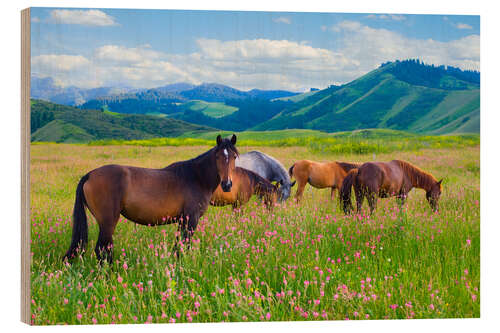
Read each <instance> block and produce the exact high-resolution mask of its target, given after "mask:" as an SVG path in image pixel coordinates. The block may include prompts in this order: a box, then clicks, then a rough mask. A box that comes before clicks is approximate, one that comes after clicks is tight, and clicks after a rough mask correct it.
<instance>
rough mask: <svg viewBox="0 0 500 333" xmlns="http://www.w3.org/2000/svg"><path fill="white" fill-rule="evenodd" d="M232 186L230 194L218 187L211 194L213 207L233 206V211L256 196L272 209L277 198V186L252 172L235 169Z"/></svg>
mask: <svg viewBox="0 0 500 333" xmlns="http://www.w3.org/2000/svg"><path fill="white" fill-rule="evenodd" d="M232 179H233V186H232V187H231V191H230V192H224V191H223V190H222V188H221V187H220V186H219V187H217V189H216V190H215V192H214V193H213V194H212V198H211V199H210V204H211V205H213V206H226V205H233V209H236V208H239V207H240V206H241V205H244V204H246V203H247V202H248V201H249V200H250V198H251V197H252V195H254V194H256V195H258V196H259V198H260V199H261V200H262V201H263V202H264V204H265V205H266V207H267V208H272V206H273V205H274V204H275V203H276V199H277V197H278V185H273V184H272V183H271V182H270V181H268V180H267V179H264V178H262V177H261V176H259V175H258V174H256V173H255V172H253V171H250V170H247V169H244V168H240V167H236V168H235V169H234V172H233V178H232Z"/></svg>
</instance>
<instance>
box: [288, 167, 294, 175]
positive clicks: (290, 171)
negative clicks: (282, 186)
mask: <svg viewBox="0 0 500 333" xmlns="http://www.w3.org/2000/svg"><path fill="white" fill-rule="evenodd" d="M294 166H295V164H293V165H292V166H291V167H290V169H288V174H289V175H290V177H293V167H294Z"/></svg>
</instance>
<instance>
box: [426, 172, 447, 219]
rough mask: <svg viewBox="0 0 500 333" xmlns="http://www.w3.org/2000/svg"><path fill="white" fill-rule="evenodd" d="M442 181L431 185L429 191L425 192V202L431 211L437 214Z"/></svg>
mask: <svg viewBox="0 0 500 333" xmlns="http://www.w3.org/2000/svg"><path fill="white" fill-rule="evenodd" d="M442 182H443V180H442V179H441V180H439V181H437V182H435V183H434V184H432V185H431V186H430V188H429V189H427V191H426V192H425V197H426V198H427V201H428V202H429V204H430V205H431V208H432V210H433V211H435V212H437V211H438V210H439V203H438V202H439V197H440V196H441V191H442V190H443V187H442V186H441V183H442Z"/></svg>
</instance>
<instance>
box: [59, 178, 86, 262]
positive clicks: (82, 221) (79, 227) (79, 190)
mask: <svg viewBox="0 0 500 333" xmlns="http://www.w3.org/2000/svg"><path fill="white" fill-rule="evenodd" d="M88 179H89V174H86V175H85V176H83V177H82V178H81V179H80V182H79V183H78V186H77V187H76V199H75V206H74V208H73V236H72V237H71V245H70V247H69V250H68V252H66V254H65V255H64V257H63V260H66V259H72V258H73V257H75V255H76V254H77V252H78V250H80V251H83V250H84V249H85V246H86V245H87V241H88V235H89V230H88V229H89V227H88V224H87V215H86V214H85V205H86V204H87V203H86V201H85V195H84V193H83V184H85V182H86V181H87V180H88Z"/></svg>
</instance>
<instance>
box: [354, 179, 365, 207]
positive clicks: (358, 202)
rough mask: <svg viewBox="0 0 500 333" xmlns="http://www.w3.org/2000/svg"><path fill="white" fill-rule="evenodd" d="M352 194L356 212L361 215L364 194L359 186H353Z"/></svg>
mask: <svg viewBox="0 0 500 333" xmlns="http://www.w3.org/2000/svg"><path fill="white" fill-rule="evenodd" d="M354 194H355V195H356V210H357V212H358V213H361V206H363V200H364V199H365V193H364V191H363V189H362V188H361V187H360V186H354Z"/></svg>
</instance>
